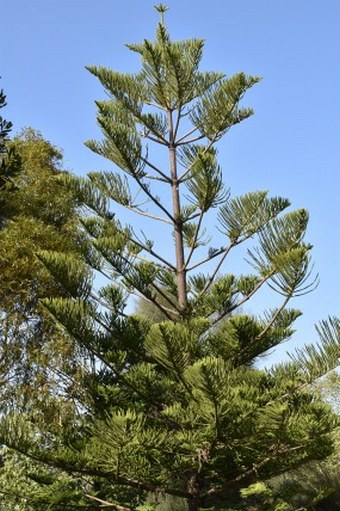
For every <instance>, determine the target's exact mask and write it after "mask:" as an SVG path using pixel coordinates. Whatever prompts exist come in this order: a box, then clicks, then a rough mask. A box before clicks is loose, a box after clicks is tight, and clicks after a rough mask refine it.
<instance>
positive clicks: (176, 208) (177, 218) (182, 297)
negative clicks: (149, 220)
mask: <svg viewBox="0 0 340 511" xmlns="http://www.w3.org/2000/svg"><path fill="white" fill-rule="evenodd" d="M168 128H169V158H170V172H171V190H172V207H173V217H174V236H175V251H176V277H177V288H178V305H179V307H180V309H181V310H182V311H184V310H185V309H186V308H187V305H188V298H187V282H186V270H185V259H184V243H183V222H182V217H181V203H180V196H179V183H178V177H177V160H176V146H175V141H174V127H173V119H172V112H171V111H168Z"/></svg>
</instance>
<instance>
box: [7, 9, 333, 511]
mask: <svg viewBox="0 0 340 511" xmlns="http://www.w3.org/2000/svg"><path fill="white" fill-rule="evenodd" d="M157 10H158V11H159V12H160V13H161V22H160V23H159V24H158V27H157V32H156V39H155V41H154V42H150V41H147V40H144V41H143V42H142V43H141V44H132V45H128V48H129V49H130V50H132V51H134V52H136V53H137V54H138V55H139V57H140V58H141V70H140V72H138V73H136V74H127V73H126V74H122V73H119V72H115V71H112V70H110V69H108V68H104V67H98V66H91V67H89V68H88V69H89V71H90V72H91V73H92V74H93V75H94V76H95V77H96V78H98V79H99V81H100V82H101V84H102V85H103V87H104V88H105V91H106V93H107V95H108V99H107V100H106V101H99V102H97V106H98V118H97V120H98V123H99V125H100V127H101V129H102V131H103V140H101V141H90V142H88V143H87V145H88V147H89V148H90V149H91V150H93V151H95V152H96V153H98V154H99V155H101V156H103V157H105V158H106V159H107V160H109V161H110V162H111V163H112V164H113V167H114V170H113V171H112V172H110V171H107V172H105V173H100V172H92V173H91V174H90V175H89V177H88V178H86V179H85V178H77V177H74V176H70V175H66V176H65V177H64V179H63V183H64V185H65V186H66V188H67V189H68V190H69V191H72V193H74V194H75V195H76V197H77V199H78V200H79V202H81V203H82V204H83V217H82V221H81V222H82V229H83V232H84V236H85V235H86V236H88V237H89V239H90V240H91V242H90V247H89V246H86V250H83V254H82V258H80V257H79V256H78V255H77V256H76V257H73V256H72V254H68V255H65V254H63V253H58V250H54V251H53V252H49V253H46V251H45V252H42V253H40V255H39V259H40V261H42V262H43V263H44V265H45V267H46V269H48V271H49V272H50V273H51V274H52V275H53V276H54V278H55V279H56V281H57V282H58V283H59V285H60V287H61V288H62V289H63V290H64V292H65V295H64V296H59V297H51V298H49V299H45V300H43V301H42V304H43V306H44V307H45V309H46V310H48V311H49V313H50V314H51V315H52V317H54V318H55V320H56V321H57V323H58V324H59V325H60V327H61V329H62V330H63V331H64V332H66V334H67V335H69V337H70V338H71V339H73V341H74V343H75V345H76V346H78V347H79V349H81V351H82V353H84V354H86V356H87V357H88V358H87V360H88V366H89V367H91V368H92V371H89V372H88V373H87V378H84V380H83V394H86V396H87V399H86V400H83V401H81V400H79V401H78V405H77V410H78V412H79V414H78V417H77V419H75V420H74V423H73V424H72V427H70V428H69V430H68V429H67V428H66V429H65V430H62V431H60V430H59V431H58V428H56V427H54V428H53V427H52V426H51V425H50V426H49V424H48V421H47V420H45V421H43V422H42V423H41V424H39V423H38V424H37V423H36V421H35V422H34V420H33V419H31V420H30V421H27V422H23V423H22V424H21V428H22V430H21V429H20V428H18V427H15V424H16V422H15V421H16V420H17V419H16V418H15V417H13V416H9V417H7V418H4V419H3V422H2V425H1V430H0V439H1V441H2V442H3V443H4V444H7V445H8V446H9V447H11V448H16V449H19V450H21V452H23V453H25V454H26V455H27V456H28V457H29V458H31V459H33V460H34V462H35V463H38V462H41V464H42V465H43V466H45V467H52V468H51V469H50V473H51V474H52V475H53V474H54V473H57V472H58V471H60V470H62V471H63V472H64V473H68V474H73V475H74V477H75V478H78V480H79V478H80V479H81V478H83V479H81V480H82V481H83V497H84V496H86V498H87V499H88V502H89V504H92V505H93V506H109V505H111V506H112V507H113V508H116V509H126V508H128V509H150V506H151V507H152V505H153V504H152V503H153V502H157V500H158V499H161V498H162V496H163V497H164V496H167V498H168V499H171V498H172V497H174V498H175V497H177V498H180V499H184V500H185V501H186V502H187V505H188V506H189V509H190V510H192V511H194V510H197V509H203V508H207V507H208V508H209V507H210V508H211V507H213V508H214V509H229V510H232V509H234V510H236V509H245V505H246V504H245V503H244V502H245V500H244V499H245V498H246V496H247V495H250V494H251V493H252V491H253V490H254V488H255V490H256V488H260V489H261V488H263V487H264V486H263V485H264V484H265V483H264V482H263V481H266V480H268V479H271V478H273V477H274V476H278V475H280V474H282V473H285V472H289V471H291V470H292V469H295V468H296V467H299V466H301V465H302V464H304V463H306V462H308V461H310V460H315V459H322V458H323V457H325V456H326V455H328V454H329V453H330V452H331V451H332V436H331V432H332V430H333V428H334V426H335V424H336V419H335V416H334V414H333V413H332V411H331V409H330V407H329V406H327V405H326V404H325V403H323V402H322V400H321V399H318V398H317V397H316V396H315V395H314V394H313V393H312V392H311V391H309V390H308V388H309V386H310V384H312V382H313V381H314V380H316V379H317V378H319V377H320V376H321V375H322V374H324V373H325V372H327V371H328V370H330V369H331V368H334V367H336V366H337V364H338V359H339V355H340V335H339V334H340V332H339V329H340V323H339V320H338V319H336V318H333V319H330V320H329V321H328V322H324V323H322V324H321V326H320V328H319V333H320V341H319V343H318V344H316V345H315V346H313V347H307V348H306V349H303V350H301V351H299V352H297V353H296V354H295V355H294V356H292V360H291V361H289V362H287V363H282V364H280V365H278V366H275V367H273V368H271V369H269V370H259V369H256V366H254V364H255V362H256V360H257V359H258V357H260V356H261V355H263V354H264V353H265V352H267V351H268V350H269V349H271V348H273V347H275V346H277V345H278V344H279V343H281V342H283V341H285V340H286V339H288V338H290V337H291V335H292V334H293V332H294V329H293V323H294V321H295V320H296V318H297V317H298V316H299V315H300V312H299V311H298V310H295V309H293V308H289V307H288V305H290V301H291V300H292V299H293V298H294V297H296V296H299V295H301V294H304V293H306V292H308V291H310V290H312V289H313V288H314V287H315V284H316V281H315V279H313V278H312V277H311V276H310V273H311V266H310V249H311V246H310V245H309V244H308V243H306V242H305V241H304V239H305V233H306V228H307V223H308V213H307V212H306V211H305V210H296V211H291V210H289V211H286V210H287V208H288V207H289V205H290V204H289V201H288V200H286V199H284V198H281V197H270V196H269V195H268V193H267V192H266V191H257V192H251V193H247V194H245V195H243V196H241V197H236V198H232V197H231V196H230V194H229V190H228V189H227V188H226V187H225V185H224V182H223V175H222V168H221V166H220V165H219V164H218V161H217V156H218V153H217V145H216V144H217V142H218V141H219V140H220V139H221V138H222V137H223V136H224V135H225V134H226V133H227V132H228V130H229V129H231V128H232V127H233V126H234V125H236V124H239V123H240V122H241V121H243V120H245V119H247V118H248V117H249V116H250V115H251V114H252V110H251V109H249V108H246V107H243V106H242V105H241V100H242V99H243V96H244V95H245V93H246V92H247V91H248V90H249V89H250V88H251V87H252V86H253V85H255V84H256V83H257V82H258V81H259V78H258V77H256V76H246V75H245V74H244V73H237V74H236V75H234V76H231V77H227V76H225V75H223V74H221V73H216V72H201V71H200V70H199V64H200V61H201V58H202V52H203V41H202V40H199V39H193V40H189V41H180V42H173V41H172V40H171V39H170V36H169V33H168V31H167V29H166V27H165V25H164V12H165V10H166V7H165V6H163V5H160V6H158V7H157ZM154 147H158V149H157V151H155V153H153V152H152V151H153V148H154ZM162 151H163V156H164V157H163V159H162V158H161V157H160V153H161V152H162ZM153 154H154V158H153V157H152V155H153ZM122 208H123V209H125V210H127V211H129V212H130V213H131V214H136V215H137V216H138V215H139V216H140V218H143V219H145V223H144V224H143V228H142V229H143V230H140V224H139V223H138V222H137V221H136V222H135V223H134V224H132V225H130V224H128V223H123V222H121V221H119V220H118V216H119V212H120V211H121V210H122ZM213 210H215V211H216V212H217V214H216V218H217V222H218V226H217V229H218V230H219V231H220V235H219V239H220V240H221V239H222V245H221V244H219V245H218V248H216V247H215V246H214V245H213V244H211V240H212V236H213V232H212V231H213V229H211V227H210V228H209V230H208V227H209V226H211V222H212V217H211V216H209V214H210V213H212V211H213ZM130 213H129V214H130ZM123 218H124V217H123ZM152 222H155V223H156V224H158V227H159V229H158V231H156V234H158V233H159V231H160V232H161V239H160V237H159V236H155V240H152V239H151V236H150V237H149V236H148V235H147V234H145V230H146V229H147V228H148V226H149V225H151V223H152ZM139 231H140V232H139ZM154 232H155V230H154ZM219 243H221V241H220V242H219ZM241 245H242V247H241ZM170 246H171V247H172V252H173V255H172V254H171V252H170V248H169V247H170ZM242 248H243V256H245V257H246V259H247V261H248V262H249V268H250V269H249V274H241V275H235V274H232V273H231V271H230V268H229V269H228V266H227V261H228V256H229V254H230V253H231V252H234V251H235V250H239V251H240V254H242ZM99 276H100V277H99ZM265 286H267V287H268V286H269V288H270V289H271V290H272V293H273V303H275V297H277V298H278V302H277V305H274V306H273V308H272V309H270V310H267V311H264V313H263V315H262V316H255V315H253V314H251V313H247V314H246V313H244V312H243V306H244V304H247V307H248V309H249V310H251V305H250V303H251V299H252V298H253V297H254V296H255V295H257V294H258V293H259V292H260V291H261V288H263V287H265ZM135 296H137V297H142V298H143V299H144V300H146V301H147V302H148V303H150V304H152V306H153V307H155V308H157V309H158V310H159V311H160V313H161V316H160V319H161V320H159V321H158V320H157V319H156V320H155V316H154V315H153V316H152V317H151V318H149V317H148V314H131V313H129V310H131V299H132V298H133V297H135ZM64 392H65V396H68V389H67V387H65V388H64ZM73 398H74V396H73ZM63 420H64V419H63ZM25 424H26V426H25ZM25 427H26V429H27V430H28V431H30V430H31V429H32V428H33V430H34V431H35V433H34V435H33V436H32V435H31V437H27V436H26V437H25V435H24V432H25ZM30 428H31V429H30ZM16 431H22V433H21V436H20V434H19V432H18V433H17V434H16ZM27 435H28V433H27ZM25 438H26V440H25ZM27 438H31V440H29V441H27ZM54 471H56V472H54ZM70 484H71V483H70ZM72 484H73V483H72ZM254 485H255V486H254ZM256 485H257V486H256ZM261 485H262V486H261ZM54 488H55V486H51V490H52V491H51V492H50V497H48V492H45V498H46V502H47V503H49V504H50V506H51V508H52V509H53V508H55V509H66V508H67V505H66V503H65V499H64V501H63V500H62V499H60V500H59V503H58V504H56V495H55V493H53V491H54ZM45 489H46V485H45ZM71 489H72V488H71V487H70V491H71ZM255 490H254V491H255ZM150 494H151V495H153V497H152V498H151V499H150V498H149V500H148V503H147V504H145V506H144V507H143V505H142V504H143V502H146V500H147V497H148V496H150ZM72 498H74V494H73V497H72ZM53 499H54V500H53ZM170 501H171V500H170ZM174 502H175V501H174ZM73 504H74V500H73V501H70V505H73ZM79 505H82V504H81V502H80V500H79Z"/></svg>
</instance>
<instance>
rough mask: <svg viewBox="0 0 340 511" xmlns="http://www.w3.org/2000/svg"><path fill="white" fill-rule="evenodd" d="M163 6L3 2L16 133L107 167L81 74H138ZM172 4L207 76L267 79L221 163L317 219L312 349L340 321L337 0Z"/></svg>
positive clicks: (307, 309) (86, 165)
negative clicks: (36, 136) (133, 47)
mask: <svg viewBox="0 0 340 511" xmlns="http://www.w3.org/2000/svg"><path fill="white" fill-rule="evenodd" d="M155 3H156V0H152V1H150V0H130V1H129V0H125V1H122V0H7V1H6V0H3V1H2V5H1V11H2V12H1V15H2V31H1V35H2V44H1V46H2V53H1V55H0V59H1V67H0V75H1V76H2V80H1V87H3V88H4V89H5V92H6V94H7V100H8V107H7V109H6V117H7V118H8V119H10V120H12V121H13V123H14V131H15V132H16V131H19V130H20V128H22V127H23V126H32V127H33V128H36V129H38V130H40V131H41V132H42V134H43V135H44V136H45V137H46V138H47V139H49V140H50V141H51V142H53V143H54V144H56V145H57V146H59V147H61V148H62V149H63V151H64V156H65V166H66V167H67V168H68V169H70V170H72V171H73V172H75V173H77V174H85V173H86V172H88V171H90V170H95V169H102V168H108V165H107V164H106V163H105V161H102V160H100V159H98V158H97V157H95V155H93V154H92V153H91V152H90V151H89V150H88V149H86V148H85V147H84V146H83V142H84V141H85V140H87V139H89V138H96V137H98V130H97V127H96V122H95V106H94V103H93V102H94V100H95V99H101V98H103V93H102V90H101V87H100V86H99V84H97V83H96V81H95V79H94V78H93V77H92V76H91V75H90V74H89V73H88V72H86V71H85V70H84V66H85V65H89V64H101V65H106V66H109V67H112V68H113V69H115V70H120V71H134V70H137V69H138V60H137V58H136V55H135V54H133V53H131V52H129V51H128V50H127V49H126V48H125V47H124V43H126V42H139V41H141V40H142V39H143V38H145V37H146V38H152V37H153V34H154V28H155V23H156V22H157V20H158V17H157V13H156V12H155V11H154V9H153V5H154V4H155ZM165 3H167V5H169V6H170V7H171V9H170V11H169V12H168V13H167V25H168V28H169V30H170V32H171V35H172V37H173V39H178V38H187V37H193V36H195V37H203V38H205V39H206V52H205V57H204V62H203V66H204V68H206V69H212V70H217V71H223V72H225V73H227V74H232V73H234V72H236V71H239V70H242V71H245V72H246V73H249V74H257V75H260V76H262V77H263V81H262V82H261V83H260V84H259V85H257V86H256V88H254V89H253V90H252V91H251V92H250V93H249V94H248V96H247V98H246V100H245V104H247V105H251V106H253V108H254V109H255V112H256V114H255V116H253V117H252V118H251V119H250V120H248V121H245V122H244V123H243V124H241V125H239V126H237V127H235V128H234V129H233V130H232V131H231V132H230V134H229V135H228V136H227V137H226V139H225V140H224V141H223V143H222V144H220V147H219V150H220V157H221V163H222V164H223V167H224V169H225V176H226V182H227V183H228V184H229V185H230V186H231V189H232V192H233V193H234V194H238V193H244V192H247V191H254V190H258V189H268V190H270V192H271V194H273V195H282V196H286V197H288V198H290V199H291V201H292V204H293V206H294V207H305V208H307V209H308V210H309V211H310V215H311V220H310V228H309V236H308V240H309V241H310V242H311V243H312V244H313V245H314V250H313V254H314V256H313V257H314V261H315V271H317V272H319V274H320V279H321V283H320V286H319V287H318V289H317V290H316V291H314V293H312V294H310V295H308V296H305V297H303V298H301V299H300V300H299V301H296V302H295V303H293V305H294V306H296V307H299V308H301V309H302V310H303V311H304V318H303V319H300V320H298V322H297V327H298V329H299V331H298V333H297V335H296V337H295V344H301V343H302V342H309V341H312V340H313V339H314V340H315V339H316V334H314V329H313V324H314V323H315V322H317V321H318V320H320V319H322V318H325V317H326V316H328V315H329V314H330V315H333V314H338V315H339V314H340V298H339V289H340V271H339V265H340V241H339V222H340V200H339V189H340V186H339V185H340V177H339V176H340V172H339V171H340V151H339V146H340V144H339V135H340V128H339V122H340V100H339V83H340V66H339V64H340V62H339V56H340V38H339V27H340V1H339V0H325V1H321V0H275V1H273V0H233V1H231V0H210V1H208V2H207V1H204V2H203V1H201V0H195V1H194V0H182V1H180V0H169V1H168V2H165ZM285 349H286V346H285V348H284V351H285ZM275 358H278V355H276V357H275Z"/></svg>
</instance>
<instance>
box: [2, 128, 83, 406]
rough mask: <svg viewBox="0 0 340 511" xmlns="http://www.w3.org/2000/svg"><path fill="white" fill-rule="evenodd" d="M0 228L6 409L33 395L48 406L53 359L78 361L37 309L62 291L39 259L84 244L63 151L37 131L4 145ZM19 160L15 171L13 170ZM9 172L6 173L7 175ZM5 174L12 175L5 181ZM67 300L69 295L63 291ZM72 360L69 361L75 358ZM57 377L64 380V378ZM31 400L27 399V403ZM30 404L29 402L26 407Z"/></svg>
mask: <svg viewBox="0 0 340 511" xmlns="http://www.w3.org/2000/svg"><path fill="white" fill-rule="evenodd" d="M6 148H7V149H6V150H7V154H12V155H15V157H14V156H13V158H12V159H11V160H7V161H5V160H4V162H5V163H4V165H3V167H2V168H3V170H4V174H3V175H4V176H5V177H4V186H3V187H2V188H0V201H1V204H2V206H3V211H4V214H3V216H2V228H1V229H0V327H1V330H0V343H1V356H0V369H1V383H2V385H1V390H2V397H3V405H2V406H3V407H4V406H6V405H7V406H10V407H11V406H14V403H15V406H18V404H19V402H18V401H17V397H18V394H19V395H20V399H21V400H22V399H23V398H24V395H25V394H26V397H28V395H29V396H30V398H31V397H32V393H35V394H36V396H37V397H38V396H39V399H40V400H42V401H43V395H44V389H46V391H47V390H48V389H49V383H48V382H49V381H51V370H52V366H53V361H55V362H56V366H55V368H54V369H55V370H58V371H59V370H60V369H61V365H60V364H62V361H65V363H66V364H67V365H68V366H69V365H70V364H72V363H75V360H74V358H72V357H71V352H74V349H73V347H72V346H71V344H70V342H69V340H68V339H67V338H66V337H65V335H63V334H62V333H61V332H60V330H58V329H57V328H56V326H55V324H54V323H53V322H52V321H51V319H50V317H49V316H48V315H47V314H46V311H44V310H43V308H42V307H41V305H40V304H39V298H41V297H44V296H45V297H46V296H50V297H51V296H60V295H61V294H63V291H62V288H61V286H60V285H59V284H58V283H57V282H56V281H55V280H54V279H53V277H52V276H51V275H50V274H49V273H48V272H47V271H46V269H45V268H44V266H43V265H42V264H41V262H40V261H39V259H38V258H37V257H36V252H37V251H38V250H59V251H60V250H63V251H64V252H65V253H72V254H76V253H77V251H78V249H79V247H80V245H81V241H80V236H79V230H78V227H77V211H76V208H77V202H76V201H75V199H74V198H73V197H72V196H71V194H70V193H68V192H67V191H66V190H65V189H64V188H63V187H62V185H61V184H60V183H59V181H58V180H59V177H60V175H62V174H63V173H64V171H63V170H62V167H61V153H60V151H59V150H57V149H56V148H55V147H54V146H53V145H52V144H50V143H49V142H47V141H46V140H44V139H43V137H42V136H41V135H40V134H39V133H38V132H36V131H34V130H32V129H26V130H24V131H23V132H22V133H21V134H20V135H19V136H17V137H15V138H14V140H11V141H10V140H7V141H6ZM14 160H15V162H16V171H15V173H12V172H10V171H8V165H11V162H13V161H14ZM6 169H7V170H6ZM5 174H6V175H5ZM64 296H66V295H65V292H64ZM69 357H71V359H69ZM58 378H59V377H58ZM25 399H26V398H25ZM25 399H24V401H25Z"/></svg>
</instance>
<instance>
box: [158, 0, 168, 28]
mask: <svg viewBox="0 0 340 511" xmlns="http://www.w3.org/2000/svg"><path fill="white" fill-rule="evenodd" d="M154 7H155V9H156V11H157V12H159V13H160V16H161V23H162V25H164V13H165V12H166V11H168V10H169V9H170V7H168V6H167V5H164V4H162V3H160V4H158V5H155V6H154Z"/></svg>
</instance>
